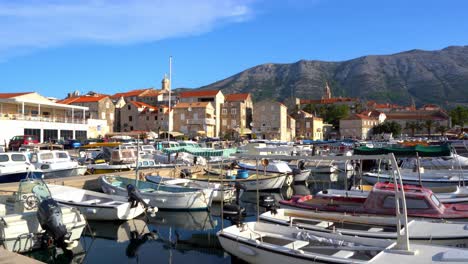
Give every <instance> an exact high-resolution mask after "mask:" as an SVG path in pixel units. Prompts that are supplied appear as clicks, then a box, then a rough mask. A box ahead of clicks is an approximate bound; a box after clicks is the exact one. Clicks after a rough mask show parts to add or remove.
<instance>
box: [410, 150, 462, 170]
mask: <svg viewBox="0 0 468 264" xmlns="http://www.w3.org/2000/svg"><path fill="white" fill-rule="evenodd" d="M419 163H420V166H421V167H424V168H430V169H465V168H468V158H467V157H463V156H460V155H458V154H455V153H452V155H450V156H447V157H424V158H421V159H420V160H419ZM416 164H417V160H416V158H408V159H404V160H403V163H402V165H401V167H402V168H407V169H411V168H413V167H414V166H415V165H416Z"/></svg>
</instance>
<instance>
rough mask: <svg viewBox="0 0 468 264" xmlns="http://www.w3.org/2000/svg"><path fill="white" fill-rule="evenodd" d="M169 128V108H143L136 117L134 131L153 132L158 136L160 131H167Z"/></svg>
mask: <svg viewBox="0 0 468 264" xmlns="http://www.w3.org/2000/svg"><path fill="white" fill-rule="evenodd" d="M168 128H169V107H167V106H158V107H145V108H144V109H143V111H141V112H140V114H139V115H138V122H137V125H136V128H135V130H140V131H154V132H157V133H158V135H159V134H160V133H161V131H168Z"/></svg>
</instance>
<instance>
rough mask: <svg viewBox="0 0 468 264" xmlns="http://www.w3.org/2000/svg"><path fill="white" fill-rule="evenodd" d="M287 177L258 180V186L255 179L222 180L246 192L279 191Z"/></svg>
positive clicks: (198, 180) (217, 181) (201, 180)
mask: <svg viewBox="0 0 468 264" xmlns="http://www.w3.org/2000/svg"><path fill="white" fill-rule="evenodd" d="M286 177H287V175H281V176H278V177H271V178H268V179H261V178H260V179H258V184H257V180H256V179H248V180H228V179H226V180H223V182H224V183H236V182H237V183H239V184H240V185H241V186H242V187H243V188H245V189H246V190H247V191H255V190H257V189H258V190H274V189H280V188H281V187H283V184H284V182H285V180H286ZM192 180H194V181H196V182H201V183H203V182H205V183H206V182H216V183H220V182H221V181H220V180H219V179H196V178H193V179H192Z"/></svg>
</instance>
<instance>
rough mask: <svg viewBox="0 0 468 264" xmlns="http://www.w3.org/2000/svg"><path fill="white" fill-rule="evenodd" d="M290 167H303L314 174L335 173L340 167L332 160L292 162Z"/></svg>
mask: <svg viewBox="0 0 468 264" xmlns="http://www.w3.org/2000/svg"><path fill="white" fill-rule="evenodd" d="M302 164H303V165H302ZM289 165H291V166H301V167H303V168H304V169H309V170H310V171H311V172H312V173H334V172H337V171H338V167H337V166H336V165H335V164H334V161H332V160H313V159H311V160H308V161H304V160H295V161H291V162H290V163H289Z"/></svg>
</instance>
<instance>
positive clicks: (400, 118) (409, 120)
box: [385, 107, 451, 135]
mask: <svg viewBox="0 0 468 264" xmlns="http://www.w3.org/2000/svg"><path fill="white" fill-rule="evenodd" d="M429 109H431V110H424V108H423V109H418V110H413V111H393V112H388V113H385V114H386V116H387V119H386V120H388V121H394V122H396V123H398V124H400V125H401V127H402V133H403V134H408V135H411V134H412V132H413V131H412V130H413V129H414V130H415V131H414V132H415V135H427V134H431V135H432V134H436V133H438V131H437V130H438V127H440V126H443V127H445V128H450V127H451V122H450V116H449V115H448V114H447V113H446V112H445V111H443V110H440V109H439V110H432V109H434V108H433V107H431V108H429ZM428 126H429V128H428ZM428 129H429V130H428Z"/></svg>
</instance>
